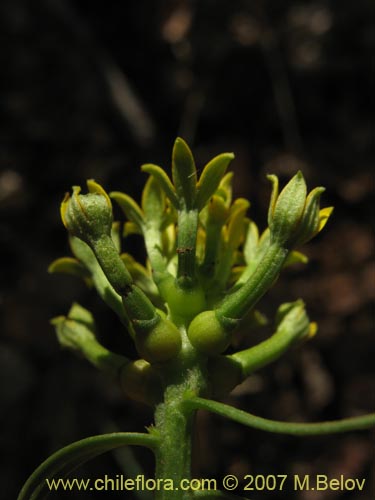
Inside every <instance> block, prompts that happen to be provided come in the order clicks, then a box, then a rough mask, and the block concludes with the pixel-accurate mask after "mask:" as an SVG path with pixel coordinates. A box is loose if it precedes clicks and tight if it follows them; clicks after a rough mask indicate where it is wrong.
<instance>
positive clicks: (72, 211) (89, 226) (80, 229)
mask: <svg viewBox="0 0 375 500" xmlns="http://www.w3.org/2000/svg"><path fill="white" fill-rule="evenodd" d="M87 187H88V190H89V193H88V194H85V195H82V194H80V192H81V188H80V187H79V186H73V195H72V196H71V197H70V196H69V195H66V196H65V198H64V200H63V202H62V204H61V209H60V212H61V218H62V221H63V223H64V226H65V227H66V228H67V229H68V231H69V232H70V233H71V234H72V235H73V236H76V237H77V238H79V239H81V240H83V241H84V242H86V243H88V244H90V243H92V242H93V241H96V240H98V239H99V238H100V237H101V236H103V235H107V236H110V234H111V228H112V205H111V201H110V199H109V197H108V195H107V193H106V192H105V191H104V189H103V188H102V187H101V186H100V185H99V184H97V183H96V182H94V181H93V180H89V181H87Z"/></svg>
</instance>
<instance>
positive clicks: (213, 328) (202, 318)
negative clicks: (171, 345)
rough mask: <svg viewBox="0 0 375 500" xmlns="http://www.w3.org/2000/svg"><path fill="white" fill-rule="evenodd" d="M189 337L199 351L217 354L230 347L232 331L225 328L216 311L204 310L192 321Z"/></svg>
mask: <svg viewBox="0 0 375 500" xmlns="http://www.w3.org/2000/svg"><path fill="white" fill-rule="evenodd" d="M188 337H189V340H190V342H191V343H192V345H193V346H194V347H195V348H196V349H197V350H198V351H201V352H204V353H205V354H209V355H215V354H220V353H221V352H223V351H225V349H226V348H227V347H228V345H229V344H230V341H231V332H230V330H225V329H224V328H223V326H222V324H221V323H220V321H219V320H218V318H217V316H216V314H215V311H204V312H202V313H200V314H198V316H196V317H195V318H194V319H193V321H192V322H191V323H190V325H189V328H188Z"/></svg>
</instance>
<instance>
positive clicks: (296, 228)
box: [18, 138, 375, 500]
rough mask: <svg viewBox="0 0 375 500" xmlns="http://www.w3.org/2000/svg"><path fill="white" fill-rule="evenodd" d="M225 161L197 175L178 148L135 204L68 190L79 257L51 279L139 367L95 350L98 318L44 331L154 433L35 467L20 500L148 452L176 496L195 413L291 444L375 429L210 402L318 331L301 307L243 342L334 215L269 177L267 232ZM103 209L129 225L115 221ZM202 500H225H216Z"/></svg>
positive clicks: (149, 167)
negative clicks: (84, 471)
mask: <svg viewBox="0 0 375 500" xmlns="http://www.w3.org/2000/svg"><path fill="white" fill-rule="evenodd" d="M233 158H234V156H233V154H232V153H223V154H220V155H218V156H216V157H215V158H213V159H212V160H211V161H210V162H208V164H207V165H206V166H199V171H201V172H202V173H201V175H200V176H198V174H197V168H196V164H195V160H194V157H193V154H192V152H191V150H190V148H189V146H188V145H187V144H186V142H185V141H184V140H183V139H181V138H178V139H177V140H176V142H175V144H174V147H173V151H172V159H171V177H170V176H169V175H168V173H167V172H166V171H165V170H164V169H162V168H161V167H159V166H157V165H154V164H151V163H148V164H146V165H143V167H142V170H143V172H145V173H146V174H148V179H147V180H146V185H145V188H144V191H143V194H142V197H141V202H140V204H139V203H137V202H136V201H135V200H133V199H132V198H131V197H130V196H129V195H127V194H126V193H122V192H120V191H113V192H112V193H111V194H110V196H108V195H107V193H106V192H105V190H104V189H103V188H102V187H101V186H100V185H99V184H97V183H96V182H94V181H92V180H90V181H88V182H87V186H88V191H89V193H88V194H86V195H83V194H81V192H80V191H81V190H80V188H79V187H76V186H75V187H73V194H72V196H71V197H69V196H66V197H65V199H64V201H63V203H62V205H61V216H62V220H63V223H64V225H65V227H66V228H67V230H68V232H69V241H70V247H71V250H72V253H73V257H70V256H69V257H62V258H59V259H57V260H56V261H55V262H53V263H52V264H51V266H50V267H49V271H50V272H59V273H60V272H65V273H68V274H71V275H74V276H76V277H79V278H80V279H83V280H84V282H85V283H86V284H87V285H88V286H90V287H93V288H95V290H96V291H97V292H98V294H99V296H100V297H101V298H102V299H103V300H104V301H105V303H106V304H107V305H108V306H109V307H110V308H111V309H112V310H113V311H114V313H115V314H117V316H118V318H119V320H120V323H119V325H118V330H119V331H118V332H113V333H112V334H113V335H120V336H121V335H124V333H126V332H127V333H128V334H129V335H130V337H131V338H132V339H133V341H134V344H135V347H136V350H137V352H138V354H139V356H140V357H141V359H136V360H132V359H129V358H127V357H126V356H124V355H122V354H117V353H113V352H110V351H109V350H108V349H107V348H106V347H105V346H103V345H101V344H100V342H99V341H98V339H97V333H96V327H95V322H94V318H93V316H92V314H91V313H90V312H89V311H87V310H86V309H84V308H83V307H82V306H80V305H78V304H74V305H73V306H72V308H71V309H70V311H69V313H68V315H67V316H66V317H65V316H59V317H58V318H55V319H54V320H53V321H52V323H53V325H54V326H55V329H56V333H57V338H58V340H59V342H60V344H61V346H62V347H65V348H69V349H71V350H73V351H75V352H77V353H79V354H80V355H83V356H84V357H86V358H87V359H88V361H90V362H91V363H92V364H93V365H95V366H96V367H97V368H99V369H100V370H102V371H104V372H106V373H107V374H108V375H109V376H110V377H111V378H112V379H114V380H116V381H117V382H119V383H120V386H121V387H122V389H123V391H124V393H125V395H126V396H127V397H129V398H131V399H134V400H136V401H140V402H142V403H146V404H148V405H151V407H152V408H153V409H154V425H153V426H151V427H150V428H149V431H148V433H147V434H146V433H145V434H136V433H115V434H110V435H108V436H94V437H92V438H88V439H84V440H81V441H78V442H77V443H74V444H72V445H70V446H67V447H65V448H63V449H62V450H60V451H58V452H56V453H55V454H54V455H52V456H51V457H50V458H48V459H47V460H46V461H45V462H44V463H43V464H41V466H40V467H39V468H38V469H36V471H35V472H34V473H33V474H32V475H31V476H30V478H29V479H28V481H27V482H26V483H25V486H24V487H23V489H22V491H21V493H20V495H19V498H18V500H38V499H41V498H44V496H43V495H44V493H46V491H45V489H46V484H45V479H46V478H49V479H51V478H53V477H64V476H65V475H67V474H69V473H70V472H71V471H72V470H74V468H76V467H77V466H78V465H79V464H81V463H84V462H85V461H87V460H89V459H91V458H93V457H95V456H97V455H98V454H100V453H104V452H105V451H108V450H110V449H113V448H116V447H118V446H123V445H141V446H147V447H149V448H150V449H151V450H152V452H153V453H154V455H155V462H156V476H157V478H158V479H167V480H169V481H170V480H174V481H177V482H175V485H177V484H180V482H181V480H189V479H190V478H191V443H192V430H193V425H194V414H195V412H196V410H197V409H199V408H203V409H206V410H208V411H212V412H215V413H217V414H219V415H223V416H226V417H227V418H231V419H232V420H234V421H237V422H240V423H242V424H244V425H248V426H252V427H255V428H258V429H262V430H264V431H271V432H280V433H285V434H296V435H304V434H306V435H307V434H324V433H327V432H344V431H347V430H353V429H367V428H369V427H372V426H374V424H375V415H365V416H363V417H356V418H353V419H345V420H342V421H334V422H325V423H321V424H319V423H317V424H302V423H299V424H293V423H287V422H275V421H270V420H266V419H263V418H260V417H256V416H254V415H251V414H249V413H246V412H243V411H241V410H238V409H235V408H232V407H230V406H227V405H224V404H222V403H219V402H216V401H214V399H215V398H220V397H222V396H225V395H226V394H228V392H230V391H231V390H232V389H233V388H234V387H236V385H238V384H240V383H241V382H243V381H244V380H245V379H246V377H248V376H249V375H250V374H251V373H253V372H254V371H256V370H258V369H260V368H262V367H264V366H266V365H268V364H269V363H271V362H272V361H274V360H276V359H277V358H278V357H280V356H281V355H282V354H283V353H284V352H285V351H286V350H287V349H289V348H290V347H292V346H295V345H298V344H299V343H300V342H301V341H304V340H307V339H309V338H311V337H312V336H313V335H314V333H315V332H316V329H317V326H316V324H315V323H312V322H310V320H309V318H308V315H307V313H306V310H305V305H304V303H303V302H302V300H296V301H294V302H288V303H285V304H282V305H281V306H280V307H279V309H278V310H277V312H276V318H275V322H274V332H273V334H272V335H269V336H267V337H266V338H265V340H263V342H261V343H258V344H256V345H254V344H253V341H252V336H251V330H252V329H253V328H259V327H262V326H264V325H265V324H267V319H266V318H265V317H264V315H263V314H262V313H261V312H260V311H259V310H257V309H255V306H256V305H257V304H258V302H259V301H260V300H261V298H262V297H263V296H264V295H265V294H266V292H267V291H268V290H269V289H270V287H272V286H273V284H274V283H275V281H276V280H277V278H278V277H279V274H280V273H281V271H282V270H283V269H284V267H286V266H289V265H292V264H293V263H295V262H307V258H306V257H305V256H304V255H303V254H302V253H300V252H299V251H297V250H296V247H298V246H299V245H301V244H303V243H305V242H307V241H308V240H310V239H311V238H312V237H313V236H315V235H316V234H317V233H318V232H319V231H321V230H322V228H323V227H324V225H325V223H326V222H327V220H328V218H329V216H330V214H331V212H332V208H331V207H330V208H324V209H320V197H321V195H322V193H323V191H324V188H321V187H318V188H315V189H313V190H312V191H311V192H310V193H309V194H307V188H306V182H305V180H304V177H303V175H302V173H301V172H298V173H297V174H296V175H295V176H294V177H293V178H292V179H291V180H290V181H289V182H288V183H287V184H286V186H285V187H284V189H283V190H282V191H281V193H279V181H278V178H277V177H276V176H274V175H271V176H269V179H270V180H271V182H272V184H273V189H272V193H271V200H270V205H269V211H268V227H267V228H264V230H259V228H258V226H257V225H256V223H255V222H254V220H253V219H252V217H250V216H249V214H248V211H249V207H250V203H249V202H248V201H247V200H244V199H241V198H239V199H233V194H232V178H233V173H232V172H226V171H227V168H228V167H229V164H230V162H231V161H232V160H233ZM110 199H113V200H114V201H115V202H116V203H117V204H118V205H119V207H120V209H121V210H122V212H123V214H124V218H125V220H123V221H121V222H116V223H113V222H112V221H113V215H112V204H111V201H110ZM129 234H137V235H141V236H142V237H143V239H144V243H145V248H146V252H147V259H146V261H145V262H138V261H137V260H136V258H135V257H134V256H132V255H130V254H129V253H128V252H127V248H126V237H127V236H128V235H129ZM121 235H122V236H123V238H121ZM123 239H125V245H122V240H123ZM122 246H124V247H125V248H124V249H125V252H123V251H122V248H121V247H122ZM238 328H243V329H246V331H247V332H248V337H247V339H246V341H245V342H246V343H247V345H248V346H247V347H245V348H244V349H240V350H237V351H236V350H235V349H234V343H232V340H233V335H234V334H235V332H236V330H237V329H238ZM227 349H228V351H227ZM229 349H230V350H229ZM203 496H204V492H199V491H192V490H186V491H182V490H179V489H178V488H171V489H168V490H163V489H160V490H158V491H156V492H155V499H156V500H167V499H168V500H191V499H194V498H203ZM207 498H208V497H207ZM210 498H222V499H226V498H229V497H227V496H226V494H225V493H221V492H212V495H211V493H210ZM230 498H233V497H232V496H231V497H230Z"/></svg>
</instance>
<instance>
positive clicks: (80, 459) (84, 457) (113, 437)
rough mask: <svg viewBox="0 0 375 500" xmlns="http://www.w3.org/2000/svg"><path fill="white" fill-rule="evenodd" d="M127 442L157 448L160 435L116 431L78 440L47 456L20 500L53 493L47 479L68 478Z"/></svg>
mask: <svg viewBox="0 0 375 500" xmlns="http://www.w3.org/2000/svg"><path fill="white" fill-rule="evenodd" d="M126 445H137V446H146V447H147V448H150V449H152V450H155V449H156V448H157V445H158V439H157V437H156V436H154V435H149V434H142V433H135V432H134V433H132V432H116V433H111V434H102V435H98V436H92V437H89V438H86V439H82V440H80V441H76V442H75V443H72V444H70V445H68V446H65V447H64V448H62V449H60V450H59V451H57V452H56V453H54V454H53V455H51V456H50V457H49V458H47V460H45V461H44V462H43V463H42V464H41V465H40V466H39V467H38V468H37V469H36V470H35V471H34V472H33V473H32V474H31V476H30V477H29V479H28V480H27V481H26V483H25V484H24V486H23V488H22V490H21V492H20V494H19V495H18V498H17V500H42V499H44V498H47V496H48V494H49V493H50V491H49V489H48V485H47V481H46V480H47V479H48V480H50V481H51V480H52V479H58V478H64V477H66V476H67V475H68V474H69V473H70V472H72V471H73V470H74V469H76V468H77V467H79V466H80V465H82V464H84V463H85V462H87V461H89V460H91V459H93V458H95V457H97V456H98V455H101V454H103V453H106V452H107V451H110V450H113V449H115V448H119V447H120V446H126Z"/></svg>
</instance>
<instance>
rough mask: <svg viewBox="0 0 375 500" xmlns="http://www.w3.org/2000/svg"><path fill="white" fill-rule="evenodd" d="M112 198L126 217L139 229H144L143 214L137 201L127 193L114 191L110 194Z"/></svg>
mask: <svg viewBox="0 0 375 500" xmlns="http://www.w3.org/2000/svg"><path fill="white" fill-rule="evenodd" d="M110 197H111V198H113V199H114V200H115V201H116V202H117V203H118V205H119V207H120V208H121V210H122V211H123V212H124V214H125V216H126V217H127V218H128V219H129V220H130V221H131V222H134V224H136V225H137V226H138V227H140V228H142V227H143V225H144V219H143V212H142V210H141V208H140V206H139V205H138V203H137V202H136V201H134V200H133V198H131V197H130V196H128V195H127V194H125V193H120V192H119V191H113V192H112V193H110Z"/></svg>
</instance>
